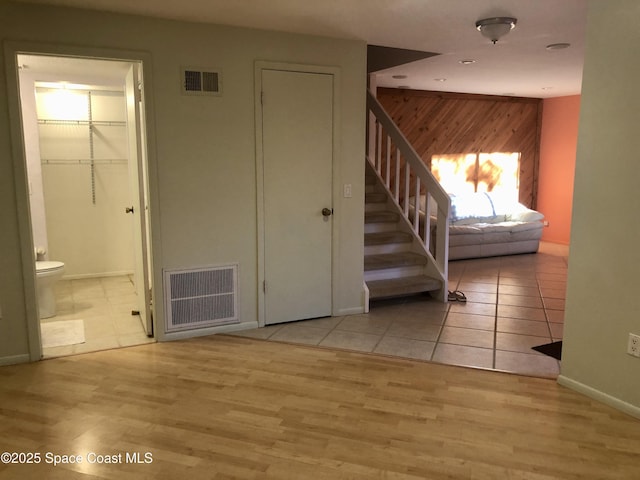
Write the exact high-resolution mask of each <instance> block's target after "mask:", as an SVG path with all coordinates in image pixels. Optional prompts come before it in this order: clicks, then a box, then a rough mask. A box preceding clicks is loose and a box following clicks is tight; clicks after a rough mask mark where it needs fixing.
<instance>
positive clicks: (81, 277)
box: [62, 270, 134, 280]
mask: <svg viewBox="0 0 640 480" xmlns="http://www.w3.org/2000/svg"><path fill="white" fill-rule="evenodd" d="M133 274H134V272H132V271H130V270H122V271H121V272H100V273H78V274H76V275H63V276H62V280H86V279H89V278H102V277H124V276H126V275H133Z"/></svg>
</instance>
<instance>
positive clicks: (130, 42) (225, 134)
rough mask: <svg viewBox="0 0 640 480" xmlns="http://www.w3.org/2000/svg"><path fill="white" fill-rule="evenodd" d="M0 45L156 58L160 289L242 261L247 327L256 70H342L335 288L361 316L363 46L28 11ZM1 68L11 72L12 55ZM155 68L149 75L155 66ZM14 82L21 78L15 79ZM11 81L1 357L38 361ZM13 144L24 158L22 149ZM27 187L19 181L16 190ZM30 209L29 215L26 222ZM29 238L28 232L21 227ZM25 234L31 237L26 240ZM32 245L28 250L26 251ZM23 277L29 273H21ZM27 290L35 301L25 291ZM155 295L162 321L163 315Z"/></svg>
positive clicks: (253, 275) (2, 25) (253, 307)
mask: <svg viewBox="0 0 640 480" xmlns="http://www.w3.org/2000/svg"><path fill="white" fill-rule="evenodd" d="M0 32H2V40H11V41H14V42H19V41H24V42H38V43H39V42H43V43H48V44H55V45H72V46H74V48H75V47H80V50H82V49H83V48H85V47H93V48H101V49H109V50H111V52H112V53H113V51H114V50H122V51H123V58H131V57H130V56H128V55H127V52H128V51H131V50H135V51H141V52H144V53H146V54H147V55H148V56H149V57H150V59H151V65H150V67H151V68H150V70H147V73H149V72H150V73H151V74H152V75H151V77H152V78H146V79H145V82H146V86H147V87H148V89H149V91H150V92H151V96H150V97H147V99H148V100H149V101H150V105H149V106H150V107H151V114H152V115H151V118H148V121H149V123H150V124H151V125H152V126H153V127H154V128H153V131H152V132H151V133H152V137H151V138H150V142H151V149H150V159H149V162H150V180H151V208H152V209H153V210H152V214H151V217H152V230H153V247H154V249H153V250H154V255H155V258H154V266H155V277H154V279H155V282H154V283H155V284H156V285H161V284H162V282H161V275H162V269H164V268H185V267H196V266H206V265H218V264H227V263H232V262H238V263H239V265H240V278H239V281H240V285H239V296H240V297H239V298H240V312H239V313H240V317H241V320H242V321H243V322H249V323H252V322H253V323H255V322H256V321H257V315H258V313H257V312H258V307H257V297H258V294H257V283H258V282H257V280H258V279H257V253H256V251H257V227H256V218H257V207H256V145H255V126H254V125H255V117H254V109H255V108H254V102H255V98H254V65H255V62H256V61H257V60H266V61H274V62H286V63H297V64H311V65H324V66H332V67H337V68H339V70H340V76H339V81H340V84H339V89H340V98H341V103H340V108H339V111H338V112H337V116H338V117H339V121H340V124H339V126H340V127H339V128H340V129H339V134H338V138H337V142H338V152H339V153H338V158H337V159H336V166H337V168H336V174H335V175H336V176H335V180H336V184H337V185H339V188H337V189H336V191H341V185H342V184H344V183H350V184H352V185H353V198H348V199H344V198H342V197H341V196H339V195H336V197H335V198H334V209H335V211H336V216H335V217H334V222H335V223H334V232H335V234H336V235H337V238H338V239H339V247H338V251H337V252H335V260H336V261H335V265H334V268H335V269H337V271H336V273H337V275H336V278H337V283H338V284H337V285H334V291H336V292H339V293H338V294H337V296H336V298H334V305H333V308H334V313H338V314H340V313H350V312H351V313H355V312H357V311H360V310H361V309H362V308H363V296H362V284H363V274H362V268H363V267H362V250H363V246H362V244H363V233H362V232H363V226H362V218H363V198H364V188H363V184H364V173H363V171H364V168H363V163H364V142H365V136H364V118H365V96H364V91H365V82H366V65H365V63H366V45H365V44H364V43H362V42H357V41H347V40H336V39H327V38H319V37H310V36H302V35H292V34H284V33H276V32H267V31H260V30H248V29H239V28H231V27H221V26H211V25H204V24H187V23H181V22H171V21H163V20H157V19H150V18H144V17H136V16H125V15H114V14H102V13H96V12H89V11H83V10H75V9H58V8H50V7H45V6H36V5H28V4H13V3H2V4H0ZM2 53H3V58H2V61H1V63H0V65H2V68H3V69H6V67H5V65H6V63H5V59H4V52H2ZM146 66H147V67H149V65H148V64H147V65H146ZM181 66H200V67H213V68H219V69H221V70H222V75H223V79H222V81H223V95H222V96H220V97H199V96H183V95H181V93H180V68H181ZM10 75H13V73H12V72H10ZM5 78H6V77H5V72H2V75H0V91H2V92H3V94H2V95H0V192H1V193H0V203H1V205H2V209H1V210H0V211H1V214H0V231H1V232H2V235H1V236H0V271H2V273H3V275H0V306H1V309H2V315H3V318H2V319H1V320H0V358H1V357H4V361H5V362H6V361H11V360H12V359H13V360H15V359H18V358H22V357H21V356H24V355H25V354H26V352H27V351H28V344H27V335H26V330H27V327H26V321H25V319H26V317H27V315H32V314H33V312H32V310H33V305H32V302H31V301H32V300H33V292H32V289H33V281H32V279H30V278H29V275H30V273H29V268H30V265H29V262H30V257H29V256H28V255H25V256H23V257H22V259H21V257H20V251H21V250H20V238H19V232H20V229H19V219H24V217H25V216H26V215H27V209H26V203H25V202H26V194H25V188H24V185H23V184H22V183H21V182H23V178H22V177H23V176H22V172H21V171H20V169H18V171H17V175H14V162H13V159H12V154H11V150H10V148H11V146H12V144H11V142H10V137H11V132H10V126H9V123H8V118H9V116H8V114H7V111H8V108H9V105H8V103H7V98H6V95H4V92H5V91H7V84H6V82H5ZM13 143H14V144H13V146H14V147H16V148H18V146H16V145H15V141H14V142H13ZM16 178H17V180H18V182H19V183H17V184H16V183H15V179H16ZM18 207H20V209H21V210H20V211H19V212H18V214H17V215H16V212H17V211H18ZM23 230H24V229H23ZM22 233H24V232H22ZM23 243H24V242H23ZM23 270H24V271H26V272H27V274H26V275H24V274H23ZM25 292H26V293H25ZM160 293H161V292H156V298H155V300H156V305H157V306H158V308H159V310H158V315H157V316H158V317H159V318H157V319H158V320H159V321H160V324H162V320H163V317H162V314H163V311H162V308H161V307H162V306H161V304H159V298H160V297H159V296H158V295H159V294H160Z"/></svg>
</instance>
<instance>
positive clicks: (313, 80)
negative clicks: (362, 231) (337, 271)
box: [261, 69, 333, 324]
mask: <svg viewBox="0 0 640 480" xmlns="http://www.w3.org/2000/svg"><path fill="white" fill-rule="evenodd" d="M261 80H262V141H263V144H262V149H263V151H262V153H263V174H264V178H263V182H264V183H263V192H264V278H265V285H264V292H265V294H264V298H265V304H264V306H265V323H266V324H274V323H281V322H289V321H294V320H302V319H308V318H317V317H324V316H329V315H331V239H332V223H333V222H332V218H333V217H332V215H331V213H332V163H333V75H328V74H319V73H305V72H291V71H280V70H268V69H264V70H262V78H261ZM323 209H326V210H325V212H324V214H323Z"/></svg>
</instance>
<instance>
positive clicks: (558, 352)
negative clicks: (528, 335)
mask: <svg viewBox="0 0 640 480" xmlns="http://www.w3.org/2000/svg"><path fill="white" fill-rule="evenodd" d="M531 348H532V349H533V350H535V351H536V352H540V353H544V354H545V355H549V356H550V357H553V358H555V359H556V360H562V340H560V341H559V342H552V343H545V344H544V345H538V346H537V347H531Z"/></svg>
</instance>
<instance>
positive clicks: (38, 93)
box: [17, 53, 154, 357]
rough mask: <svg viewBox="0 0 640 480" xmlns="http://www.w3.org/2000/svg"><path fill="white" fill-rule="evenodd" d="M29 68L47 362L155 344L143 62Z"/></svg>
mask: <svg viewBox="0 0 640 480" xmlns="http://www.w3.org/2000/svg"><path fill="white" fill-rule="evenodd" d="M17 60H18V69H19V85H20V108H21V112H22V122H23V125H22V133H23V141H24V146H25V161H26V167H27V173H28V180H29V207H30V213H31V215H30V217H31V226H32V238H33V248H34V251H35V255H36V286H37V290H38V303H39V311H40V319H39V320H40V321H39V328H40V332H41V335H40V338H41V341H42V343H41V347H42V348H41V351H42V356H43V357H52V356H62V355H68V354H74V353H84V352H89V351H95V350H102V349H107V348H118V347H123V346H129V345H135V344H141V343H148V342H150V341H154V340H153V322H152V315H151V306H150V292H151V289H150V287H151V285H150V283H151V278H152V275H151V268H150V265H151V262H150V248H149V242H148V238H149V230H148V227H147V226H148V223H149V219H148V201H147V199H148V181H147V168H146V155H145V153H146V152H145V148H144V145H145V138H144V134H145V125H144V105H143V95H141V92H142V88H143V79H142V75H141V62H132V61H115V60H107V59H96V58H79V57H67V56H52V55H44V54H37V53H33V54H31V53H29V54H20V55H18V56H17ZM54 264H55V266H56V268H58V270H61V272H60V274H59V276H60V277H61V278H59V279H57V281H55V282H49V283H51V285H50V292H51V293H52V294H53V297H54V301H55V308H54V310H53V311H49V309H48V308H44V309H43V306H42V305H43V302H44V301H45V300H44V295H43V292H45V289H44V288H43V285H44V282H43V281H42V275H41V273H42V269H43V267H45V266H46V267H48V266H51V265H54ZM59 265H60V266H62V268H59V267H58V266H59ZM48 287H49V286H48ZM48 287H47V288H48ZM43 311H47V314H46V315H45V314H44V313H43ZM45 317H46V318H45Z"/></svg>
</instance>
